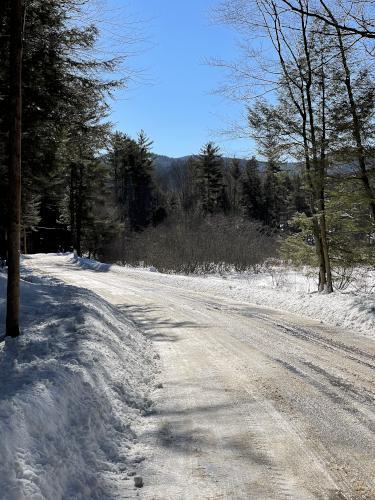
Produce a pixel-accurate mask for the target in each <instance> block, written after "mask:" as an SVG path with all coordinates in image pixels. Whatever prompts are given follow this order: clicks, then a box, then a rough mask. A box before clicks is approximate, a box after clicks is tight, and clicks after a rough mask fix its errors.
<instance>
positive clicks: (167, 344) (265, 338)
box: [25, 255, 375, 500]
mask: <svg viewBox="0 0 375 500" xmlns="http://www.w3.org/2000/svg"><path fill="white" fill-rule="evenodd" d="M25 265H27V266H28V267H30V268H32V269H33V270H34V272H37V273H38V272H39V273H43V274H45V273H48V274H51V275H53V276H54V277H56V278H58V279H61V280H63V281H65V282H67V283H69V284H73V285H77V286H80V287H85V288H88V289H90V290H92V291H94V292H96V293H97V294H99V295H100V296H102V297H103V298H105V299H106V300H107V301H109V302H111V303H112V304H116V305H117V306H118V307H119V308H120V309H121V310H122V311H124V312H126V315H127V316H128V317H129V318H131V319H132V320H133V321H134V322H136V323H137V324H139V325H140V326H141V327H142V328H143V329H144V330H145V331H146V333H147V334H148V335H149V337H150V338H151V339H152V340H153V341H154V345H155V349H157V351H158V353H159V355H160V358H161V373H160V382H161V384H160V388H159V389H158V390H157V391H156V393H155V406H154V409H155V411H154V412H153V413H152V414H150V415H148V416H146V417H145V419H144V423H143V424H142V426H141V428H140V429H139V430H138V432H139V433H140V435H141V442H143V445H144V447H145V456H146V460H145V461H144V463H143V464H142V465H141V467H140V473H141V474H142V476H143V478H144V487H143V488H142V489H141V490H138V491H137V492H134V495H138V496H140V497H141V498H150V499H151V498H153V499H219V498H224V499H227V498H231V499H240V498H251V499H279V498H280V499H281V498H295V499H298V500H301V499H309V498H319V499H331V500H334V499H337V500H338V499H342V498H347V499H370V498H375V482H374V478H375V453H374V450H375V438H374V431H375V414H374V401H375V395H374V367H375V349H374V342H373V340H372V339H371V338H368V337H367V338H366V337H363V336H359V335H356V334H354V333H353V332H347V331H340V330H338V329H334V328H328V327H325V326H323V325H322V324H319V323H318V322H314V321H313V320H307V319H304V318H302V317H297V316H292V315H291V314H289V313H282V312H280V311H276V310H272V309H265V308H261V307H259V306H254V305H251V304H248V303H244V302H241V301H240V300H235V299H233V298H232V297H228V296H226V295H224V294H220V293H219V292H218V293H216V294H213V293H212V291H210V289H209V288H208V287H207V289H205V287H204V280H202V283H203V284H202V287H201V289H200V291H197V290H192V289H188V288H187V287H182V286H181V282H180V281H178V280H174V279H173V277H171V278H170V279H169V278H168V277H166V276H165V275H164V276H163V277H162V279H161V278H159V276H160V275H158V273H150V272H148V271H140V270H132V269H121V270H119V268H116V269H111V268H110V267H108V266H98V267H97V269H96V270H94V269H86V268H82V267H81V266H79V263H77V262H74V261H73V260H72V259H71V258H70V257H68V256H52V255H50V256H34V257H32V258H30V259H27V260H26V261H25Z"/></svg>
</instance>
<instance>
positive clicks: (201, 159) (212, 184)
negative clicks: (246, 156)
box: [196, 142, 226, 214]
mask: <svg viewBox="0 0 375 500" xmlns="http://www.w3.org/2000/svg"><path fill="white" fill-rule="evenodd" d="M196 182H197V188H198V193H199V203H200V209H201V211H202V213H203V214H214V213H217V212H221V211H223V210H224V208H225V204H226V200H225V189H224V179H223V160H222V157H221V154H220V148H219V147H218V146H216V145H215V144H214V143H212V142H208V143H207V144H206V145H205V146H203V147H202V149H201V151H200V154H199V156H198V157H197V161H196Z"/></svg>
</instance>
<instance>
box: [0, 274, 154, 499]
mask: <svg viewBox="0 0 375 500" xmlns="http://www.w3.org/2000/svg"><path fill="white" fill-rule="evenodd" d="M25 279H26V280H27V281H23V282H22V304H23V306H22V310H23V313H22V314H23V318H22V324H23V334H22V336H21V337H19V338H18V339H6V341H5V342H2V343H1V344H0V457H1V459H0V485H1V492H0V497H1V498H6V499H7V500H13V499H14V500H15V499H17V500H21V499H61V498H75V499H83V498H85V499H87V498H90V499H95V498H106V499H110V498H123V497H124V495H125V497H127V496H126V489H128V490H129V491H130V490H134V483H133V480H132V477H131V476H132V475H133V474H134V470H135V467H136V464H137V463H139V462H140V461H141V460H142V458H143V457H142V450H141V447H140V445H138V446H137V436H136V434H135V431H134V427H135V426H136V425H137V424H138V423H139V420H140V415H141V414H142V413H145V412H147V410H148V409H149V399H148V394H149V392H150V388H151V387H152V386H153V374H154V371H155V362H154V359H153V352H152V350H151V346H150V344H149V343H148V341H147V340H146V339H145V338H144V337H143V335H142V333H141V332H139V331H138V330H137V329H136V328H135V327H134V326H133V324H132V323H130V322H129V321H128V320H126V318H125V317H124V316H123V315H122V314H121V313H120V312H119V311H118V310H116V309H115V308H113V307H112V306H110V305H109V304H108V303H107V302H105V301H104V300H102V299H100V298H99V297H98V296H97V295H95V294H93V293H91V292H88V291H87V290H84V289H81V288H76V287H72V286H67V285H64V284H61V283H57V282H54V281H52V280H48V279H42V278H37V277H35V276H33V275H30V276H26V277H25ZM5 290H6V279H5V276H4V275H1V274H0V321H1V326H0V328H3V324H4V309H5ZM1 333H2V332H0V334H1Z"/></svg>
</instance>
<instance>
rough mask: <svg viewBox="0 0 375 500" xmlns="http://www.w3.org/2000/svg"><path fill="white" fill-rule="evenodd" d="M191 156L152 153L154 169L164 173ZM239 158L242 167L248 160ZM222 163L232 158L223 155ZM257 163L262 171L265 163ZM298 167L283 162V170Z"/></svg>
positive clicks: (227, 162) (293, 169)
mask: <svg viewBox="0 0 375 500" xmlns="http://www.w3.org/2000/svg"><path fill="white" fill-rule="evenodd" d="M192 156H197V155H188V156H181V157H178V158H173V157H171V156H167V155H157V154H155V155H154V166H155V170H156V171H157V172H159V173H166V172H167V171H168V170H170V169H171V167H172V165H173V164H174V163H179V164H181V163H185V162H186V161H187V160H188V159H189V158H191V157H192ZM237 159H238V160H240V164H241V167H242V168H244V167H245V166H246V162H247V161H248V158H246V159H245V158H237ZM223 160H224V163H225V164H226V165H229V164H230V163H231V162H232V160H234V158H230V157H228V156H223ZM257 162H258V165H259V170H260V172H264V171H265V169H266V165H267V163H266V162H265V161H260V160H257ZM297 168H298V163H292V162H286V163H283V170H285V171H288V172H293V171H296V170H297Z"/></svg>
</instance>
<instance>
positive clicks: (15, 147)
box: [6, 0, 24, 337]
mask: <svg viewBox="0 0 375 500" xmlns="http://www.w3.org/2000/svg"><path fill="white" fill-rule="evenodd" d="M23 25H24V10H23V0H11V2H10V62H9V65H10V69H9V76H10V85H9V97H10V99H9V105H10V106H9V159H8V258H7V263H8V288H7V317H6V336H9V337H17V336H18V335H19V334H20V327H19V310H20V246H21V245H20V243H21V241H20V236H21V232H20V230H21V125H22V52H23V27H24V26H23Z"/></svg>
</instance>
